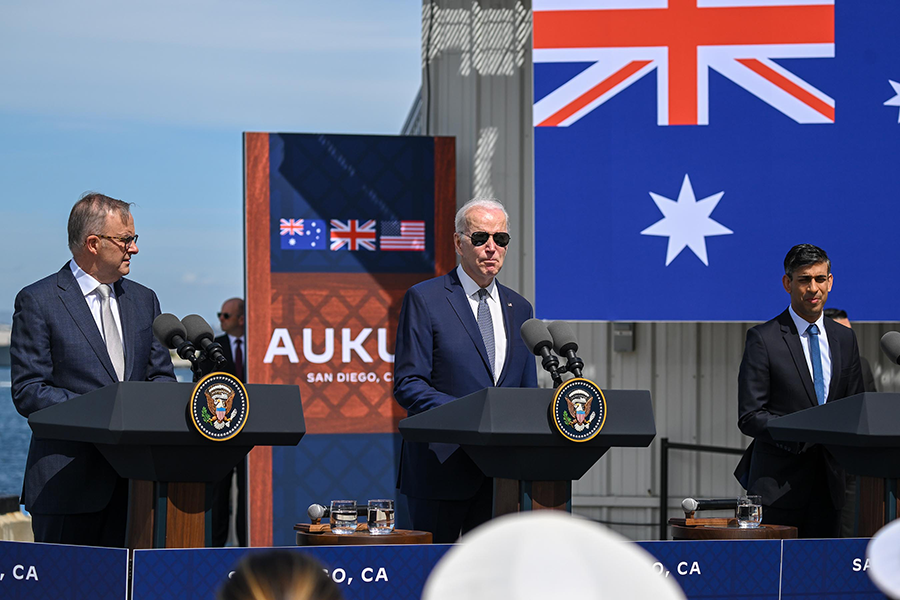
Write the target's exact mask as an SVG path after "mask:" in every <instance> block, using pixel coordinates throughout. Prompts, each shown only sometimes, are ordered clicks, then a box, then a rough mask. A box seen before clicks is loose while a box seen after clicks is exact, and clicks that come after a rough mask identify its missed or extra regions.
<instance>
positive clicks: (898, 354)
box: [881, 331, 900, 364]
mask: <svg viewBox="0 0 900 600" xmlns="http://www.w3.org/2000/svg"><path fill="white" fill-rule="evenodd" d="M881 350H882V352H884V353H885V354H887V357H888V358H889V359H891V362H892V363H895V364H896V363H897V361H898V360H900V332H896V331H888V332H887V333H886V334H884V335H883V336H881Z"/></svg>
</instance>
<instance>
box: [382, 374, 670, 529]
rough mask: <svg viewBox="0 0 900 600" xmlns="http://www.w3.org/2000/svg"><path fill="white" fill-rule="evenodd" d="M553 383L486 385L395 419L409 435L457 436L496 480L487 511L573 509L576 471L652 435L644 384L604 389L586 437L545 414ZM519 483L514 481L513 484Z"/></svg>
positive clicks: (422, 438)
mask: <svg viewBox="0 0 900 600" xmlns="http://www.w3.org/2000/svg"><path fill="white" fill-rule="evenodd" d="M553 395H554V390H550V389H534V388H485V389H483V390H480V391H478V392H475V393H474V394H470V395H468V396H464V397H462V398H459V399H457V400H454V401H452V402H448V403H447V404H444V405H442V406H439V407H436V408H433V409H431V410H428V411H425V412H423V413H420V414H418V415H414V416H412V417H408V418H406V419H403V420H402V421H400V424H399V428H400V433H401V434H402V435H403V439H405V440H407V441H410V442H443V443H452V444H459V445H460V446H461V447H462V449H463V450H464V451H465V452H466V454H468V455H469V457H470V458H471V459H472V461H473V462H474V463H475V464H476V465H477V466H478V468H479V469H481V471H482V472H483V473H484V474H485V475H486V476H488V477H493V478H495V480H497V479H501V480H502V479H512V480H518V485H517V486H503V485H502V484H500V485H495V497H494V507H495V510H494V513H495V515H494V516H498V515H500V514H503V513H505V512H512V511H514V510H516V509H518V510H531V509H534V508H552V509H557V510H568V511H571V510H572V480H573V479H580V478H581V477H582V476H583V475H584V474H585V473H587V471H588V469H590V468H591V467H592V466H594V463H596V462H597V461H598V460H599V459H600V457H602V456H603V455H604V454H606V452H607V451H608V450H609V449H610V448H611V447H639V448H645V447H647V446H649V445H650V442H652V441H653V438H654V437H655V436H656V425H655V423H654V420H653V405H652V403H651V401H650V392H648V391H641V390H603V395H604V396H605V397H606V422H605V424H604V425H603V428H602V429H601V430H600V431H599V432H598V433H597V435H596V436H595V437H594V438H593V439H591V440H588V441H586V442H572V441H569V440H567V439H565V438H564V437H563V436H562V434H560V433H559V432H558V431H557V430H556V427H555V425H553V422H552V420H551V418H550V404H551V402H552V401H553ZM516 488H518V489H516Z"/></svg>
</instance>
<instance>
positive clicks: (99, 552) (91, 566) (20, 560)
mask: <svg viewBox="0 0 900 600" xmlns="http://www.w3.org/2000/svg"><path fill="white" fill-rule="evenodd" d="M127 589H128V551H127V550H122V549H118V548H86V547H81V546H62V545H57V544H34V543H30V542H0V598H3V599H4V600H20V599H21V600H25V599H28V600H44V599H47V600H70V599H71V600H81V599H84V600H87V599H91V600H105V599H107V598H108V599H110V600H113V599H115V600H122V599H123V598H125V593H126V591H127Z"/></svg>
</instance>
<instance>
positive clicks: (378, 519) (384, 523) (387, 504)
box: [368, 498, 394, 535]
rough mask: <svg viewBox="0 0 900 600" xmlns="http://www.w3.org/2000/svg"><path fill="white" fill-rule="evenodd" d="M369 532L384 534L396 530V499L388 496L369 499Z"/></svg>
mask: <svg viewBox="0 0 900 600" xmlns="http://www.w3.org/2000/svg"><path fill="white" fill-rule="evenodd" d="M368 521H369V522H368V527H369V533H371V534H372V535H384V534H386V533H391V532H392V531H394V501H393V500H388V499H386V498H379V499H377V500H369V511H368Z"/></svg>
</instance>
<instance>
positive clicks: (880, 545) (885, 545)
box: [866, 520, 900, 598]
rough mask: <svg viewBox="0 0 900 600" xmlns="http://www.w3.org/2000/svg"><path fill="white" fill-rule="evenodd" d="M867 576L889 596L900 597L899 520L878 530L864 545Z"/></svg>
mask: <svg viewBox="0 0 900 600" xmlns="http://www.w3.org/2000/svg"><path fill="white" fill-rule="evenodd" d="M866 558H867V559H868V561H869V571H868V573H869V578H870V579H871V580H872V581H873V582H875V585H876V586H878V589H879V590H881V591H882V592H884V594H885V595H886V596H889V597H891V598H900V520H897V521H893V522H892V523H889V524H888V525H886V526H885V527H882V528H881V529H879V530H878V533H876V534H875V536H874V537H873V538H872V540H871V541H870V542H869V545H868V546H867V547H866Z"/></svg>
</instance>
